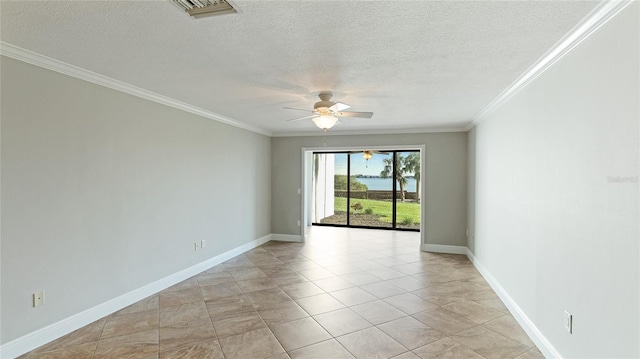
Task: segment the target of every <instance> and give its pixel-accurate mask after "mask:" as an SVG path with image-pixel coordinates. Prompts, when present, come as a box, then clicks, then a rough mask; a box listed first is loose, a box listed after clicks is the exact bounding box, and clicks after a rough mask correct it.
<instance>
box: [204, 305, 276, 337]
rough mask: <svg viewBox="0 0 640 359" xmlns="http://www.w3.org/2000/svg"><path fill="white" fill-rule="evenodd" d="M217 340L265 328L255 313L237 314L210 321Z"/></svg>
mask: <svg viewBox="0 0 640 359" xmlns="http://www.w3.org/2000/svg"><path fill="white" fill-rule="evenodd" d="M212 321H213V327H214V328H215V329H216V335H217V336H218V338H225V337H230V336H232V335H236V334H242V333H246V332H250V331H253V330H258V329H262V328H266V325H265V324H264V322H263V321H262V318H260V316H259V315H258V313H256V312H255V311H252V312H245V313H239V314H237V315H234V316H229V317H226V318H224V319H219V320H212Z"/></svg>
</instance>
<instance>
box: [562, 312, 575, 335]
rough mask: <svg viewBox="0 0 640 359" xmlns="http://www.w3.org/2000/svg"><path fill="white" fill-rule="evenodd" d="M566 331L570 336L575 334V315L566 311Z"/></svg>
mask: <svg viewBox="0 0 640 359" xmlns="http://www.w3.org/2000/svg"><path fill="white" fill-rule="evenodd" d="M564 329H565V330H566V331H567V332H569V334H573V315H571V313H569V312H567V311H566V310H565V311H564Z"/></svg>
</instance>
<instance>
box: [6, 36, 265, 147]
mask: <svg viewBox="0 0 640 359" xmlns="http://www.w3.org/2000/svg"><path fill="white" fill-rule="evenodd" d="M0 55H3V56H7V57H10V58H12V59H16V60H19V61H22V62H26V63H29V64H32V65H35V66H38V67H42V68H45V69H48V70H52V71H55V72H58V73H61V74H64V75H67V76H71V77H75V78H77V79H80V80H84V81H87V82H91V83H94V84H96V85H100V86H104V87H107V88H110V89H113V90H116V91H120V92H124V93H126V94H129V95H133V96H136V97H140V98H143V99H145V100H149V101H153V102H156V103H159V104H163V105H166V106H169V107H173V108H176V109H179V110H182V111H185V112H189V113H192V114H194V115H198V116H202V117H205V118H208V119H211V120H214V121H218V122H222V123H224V124H227V125H230V126H234V127H238V128H241V129H243V130H247V131H251V132H255V133H259V134H261V135H265V136H271V135H272V134H271V131H267V130H265V129H262V128H259V127H255V126H251V125H247V124H245V123H242V122H240V121H237V120H234V119H231V118H229V117H225V116H222V115H220V114H217V113H215V112H211V111H208V110H205V109H202V108H199V107H196V106H192V105H190V104H188V103H185V102H182V101H178V100H175V99H172V98H170V97H167V96H163V95H160V94H157V93H155V92H152V91H149V90H145V89H143V88H140V87H136V86H133V85H130V84H127V83H125V82H122V81H118V80H115V79H112V78H110V77H107V76H104V75H100V74H98V73H95V72H92V71H89V70H85V69H83V68H80V67H77V66H74V65H71V64H68V63H66V62H62V61H59V60H56V59H53V58H51V57H47V56H44V55H41V54H38V53H35V52H33V51H29V50H27V49H23V48H21V47H18V46H15V45H12V44H10V43H7V42H3V41H0Z"/></svg>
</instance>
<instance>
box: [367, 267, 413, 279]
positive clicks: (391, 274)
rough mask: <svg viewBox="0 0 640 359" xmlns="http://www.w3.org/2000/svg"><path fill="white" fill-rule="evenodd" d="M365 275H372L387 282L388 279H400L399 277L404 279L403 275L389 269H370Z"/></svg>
mask: <svg viewBox="0 0 640 359" xmlns="http://www.w3.org/2000/svg"><path fill="white" fill-rule="evenodd" d="M367 273H369V274H373V275H374V276H376V277H378V278H380V279H382V280H389V279H394V278H400V277H404V276H405V274H404V273H400V272H398V271H395V270H393V269H391V268H376V269H371V270H369V271H367Z"/></svg>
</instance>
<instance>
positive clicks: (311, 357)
mask: <svg viewBox="0 0 640 359" xmlns="http://www.w3.org/2000/svg"><path fill="white" fill-rule="evenodd" d="M289 356H290V357H291V359H354V358H355V357H354V356H353V355H351V354H350V353H349V352H348V351H347V350H346V349H345V348H344V347H343V346H342V345H341V344H340V343H338V342H337V341H336V340H335V339H331V340H327V341H324V342H321V343H317V344H313V345H310V346H308V347H304V348H302V349H298V350H294V351H292V352H290V353H289Z"/></svg>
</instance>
